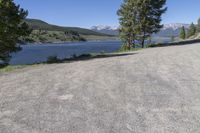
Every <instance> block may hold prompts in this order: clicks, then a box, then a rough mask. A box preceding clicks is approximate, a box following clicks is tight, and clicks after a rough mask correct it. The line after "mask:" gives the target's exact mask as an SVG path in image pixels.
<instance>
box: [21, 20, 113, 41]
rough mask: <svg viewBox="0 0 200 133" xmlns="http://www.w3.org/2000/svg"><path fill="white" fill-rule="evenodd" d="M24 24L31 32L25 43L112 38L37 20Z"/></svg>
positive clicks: (27, 21)
mask: <svg viewBox="0 0 200 133" xmlns="http://www.w3.org/2000/svg"><path fill="white" fill-rule="evenodd" d="M25 22H26V23H27V24H28V25H29V26H30V28H31V29H32V30H33V32H32V34H31V35H30V36H29V37H26V38H24V39H23V41H24V42H25V43H26V42H36V43H47V42H68V41H86V40H88V39H91V36H92V37H93V38H92V39H94V40H98V39H99V38H101V39H104V38H112V37H113V36H111V35H107V34H102V33H98V32H94V31H92V30H88V29H84V28H78V27H62V26H56V25H51V24H48V23H46V22H44V21H42V20H37V19H26V20H25Z"/></svg>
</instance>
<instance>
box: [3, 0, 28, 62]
mask: <svg viewBox="0 0 200 133" xmlns="http://www.w3.org/2000/svg"><path fill="white" fill-rule="evenodd" d="M27 14H28V12H27V11H25V10H23V9H21V8H20V6H19V5H16V4H15V3H14V1H13V0H0V64H7V63H8V62H9V59H10V53H12V52H17V51H18V50H20V47H19V45H17V42H18V41H19V38H20V37H22V36H25V35H29V34H30V31H31V30H29V27H28V25H27V24H26V23H25V22H23V20H24V19H25V18H26V16H27Z"/></svg>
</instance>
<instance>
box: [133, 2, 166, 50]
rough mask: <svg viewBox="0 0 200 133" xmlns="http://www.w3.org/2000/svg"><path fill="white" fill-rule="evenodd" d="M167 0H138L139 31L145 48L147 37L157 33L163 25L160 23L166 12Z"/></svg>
mask: <svg viewBox="0 0 200 133" xmlns="http://www.w3.org/2000/svg"><path fill="white" fill-rule="evenodd" d="M165 4H166V0H159V1H158V0H137V8H138V19H139V20H138V21H139V22H140V23H139V27H140V29H139V32H140V38H141V45H142V48H144V43H145V40H146V38H148V37H149V36H151V35H152V34H153V33H157V32H158V31H159V30H160V29H161V28H162V27H163V25H161V24H160V22H161V16H162V14H163V13H165V12H166V10H167V8H166V7H164V5H165Z"/></svg>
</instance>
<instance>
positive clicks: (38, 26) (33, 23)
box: [25, 19, 108, 36]
mask: <svg viewBox="0 0 200 133" xmlns="http://www.w3.org/2000/svg"><path fill="white" fill-rule="evenodd" d="M25 22H26V23H27V24H29V26H30V27H31V28H32V29H34V30H48V31H63V32H66V31H74V32H77V33H79V34H81V35H97V36H108V35H106V34H103V33H99V32H95V31H92V30H90V29H84V28H79V27H63V26H57V25H52V24H49V23H47V22H44V21H42V20H38V19H26V20H25Z"/></svg>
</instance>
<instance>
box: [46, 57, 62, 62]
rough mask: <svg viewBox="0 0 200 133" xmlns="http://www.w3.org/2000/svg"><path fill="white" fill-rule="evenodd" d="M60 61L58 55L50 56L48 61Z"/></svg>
mask: <svg viewBox="0 0 200 133" xmlns="http://www.w3.org/2000/svg"><path fill="white" fill-rule="evenodd" d="M58 62H60V59H58V57H57V56H49V57H47V63H49V64H51V63H58Z"/></svg>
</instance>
